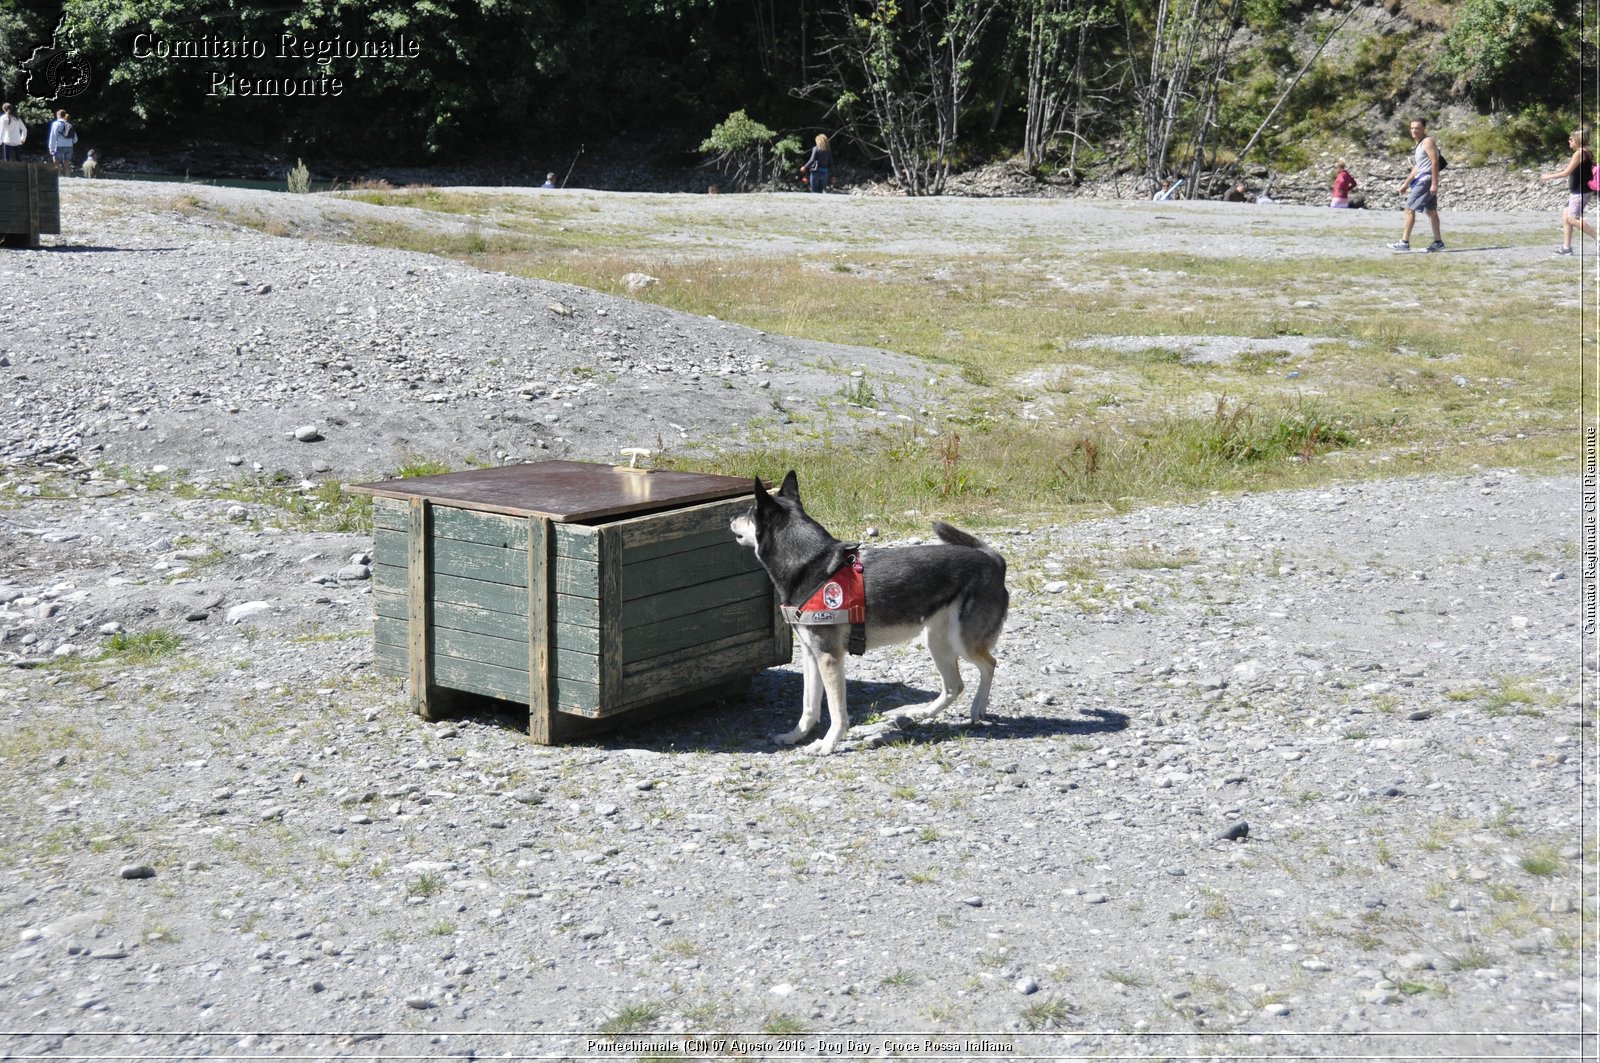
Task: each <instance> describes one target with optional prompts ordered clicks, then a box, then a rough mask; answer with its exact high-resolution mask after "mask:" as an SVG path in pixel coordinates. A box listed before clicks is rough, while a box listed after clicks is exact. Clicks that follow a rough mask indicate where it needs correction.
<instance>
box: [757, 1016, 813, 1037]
mask: <svg viewBox="0 0 1600 1063" xmlns="http://www.w3.org/2000/svg"><path fill="white" fill-rule="evenodd" d="M761 1032H762V1033H764V1034H767V1035H769V1036H772V1037H790V1036H794V1035H795V1034H802V1033H806V1032H807V1026H806V1024H805V1023H803V1022H801V1021H800V1020H799V1019H797V1018H795V1017H794V1016H793V1015H785V1014H781V1013H780V1014H773V1015H768V1016H767V1017H766V1018H765V1019H763V1020H762V1022H761Z"/></svg>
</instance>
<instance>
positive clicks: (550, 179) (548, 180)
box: [539, 173, 556, 188]
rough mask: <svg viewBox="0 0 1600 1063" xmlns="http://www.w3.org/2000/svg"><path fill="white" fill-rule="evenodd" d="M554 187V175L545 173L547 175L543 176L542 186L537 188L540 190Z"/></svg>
mask: <svg viewBox="0 0 1600 1063" xmlns="http://www.w3.org/2000/svg"><path fill="white" fill-rule="evenodd" d="M555 186H556V175H555V174H553V173H547V174H545V175H544V184H542V185H540V186H539V187H540V188H554V187H555Z"/></svg>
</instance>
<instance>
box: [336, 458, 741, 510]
mask: <svg viewBox="0 0 1600 1063" xmlns="http://www.w3.org/2000/svg"><path fill="white" fill-rule="evenodd" d="M753 482H754V478H753V477H752V478H750V479H746V478H743V477H738V476H714V475H711V474H709V473H695V472H671V471H668V470H665V469H651V470H648V471H646V470H643V469H635V470H629V469H626V468H624V467H615V468H614V467H612V466H610V465H596V464H593V463H591V462H585V461H536V462H530V463H529V464H526V465H502V466H499V467H497V468H493V469H474V470H472V471H471V472H448V473H444V474H442V475H439V476H417V477H413V478H411V479H408V480H380V481H378V482H377V483H370V484H351V485H350V486H349V487H348V488H346V489H347V490H349V491H353V492H355V493H357V494H364V495H372V496H374V497H376V498H400V499H406V500H410V499H413V498H426V499H427V500H429V501H430V502H437V503H441V504H443V505H449V506H454V507H456V508H458V509H472V510H478V511H480V512H484V513H505V514H508V515H510V516H514V517H548V518H549V519H551V520H558V521H564V522H566V523H570V524H576V523H581V522H583V521H592V520H599V519H601V518H604V517H620V516H627V515H629V514H638V513H648V512H650V511H652V510H659V509H670V508H672V507H674V506H686V505H690V504H692V503H696V502H712V501H715V500H717V499H720V498H737V497H738V496H740V495H744V494H748V493H749V492H750V490H751V484H752V483H753Z"/></svg>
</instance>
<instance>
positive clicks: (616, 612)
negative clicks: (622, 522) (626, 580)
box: [595, 528, 622, 713]
mask: <svg viewBox="0 0 1600 1063" xmlns="http://www.w3.org/2000/svg"><path fill="white" fill-rule="evenodd" d="M597 538H598V542H597V543H596V549H597V553H598V555H599V562H600V602H599V606H600V695H599V703H598V704H597V705H596V706H595V708H596V709H598V710H599V711H600V712H602V713H604V712H605V711H606V710H607V709H608V708H610V707H611V706H612V705H616V704H619V703H620V702H621V701H622V535H621V534H620V533H619V532H618V531H617V530H616V529H615V528H601V529H600V534H599V536H598V537H597Z"/></svg>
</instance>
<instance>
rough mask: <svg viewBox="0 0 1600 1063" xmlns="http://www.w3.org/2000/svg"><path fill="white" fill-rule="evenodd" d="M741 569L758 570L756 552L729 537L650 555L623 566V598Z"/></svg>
mask: <svg viewBox="0 0 1600 1063" xmlns="http://www.w3.org/2000/svg"><path fill="white" fill-rule="evenodd" d="M741 572H761V573H762V575H763V576H765V573H764V572H762V569H761V565H760V563H759V562H757V561H756V558H755V552H754V551H753V550H749V549H746V548H745V547H743V546H740V545H739V544H738V543H736V542H734V541H733V539H731V538H729V539H728V540H726V541H725V542H721V543H717V544H716V545H714V546H703V547H701V548H700V549H698V550H690V551H688V552H686V553H682V554H669V555H668V556H666V557H657V558H652V559H650V560H648V561H641V562H639V563H638V564H636V565H626V566H624V567H623V569H622V595H623V598H624V600H630V601H631V600H632V599H634V598H644V597H648V596H650V595H654V594H664V593H666V592H668V591H673V590H679V589H692V588H694V587H696V586H699V585H700V584H702V583H710V582H711V581H713V580H717V579H721V578H722V577H724V576H732V575H736V574H738V573H741Z"/></svg>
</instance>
